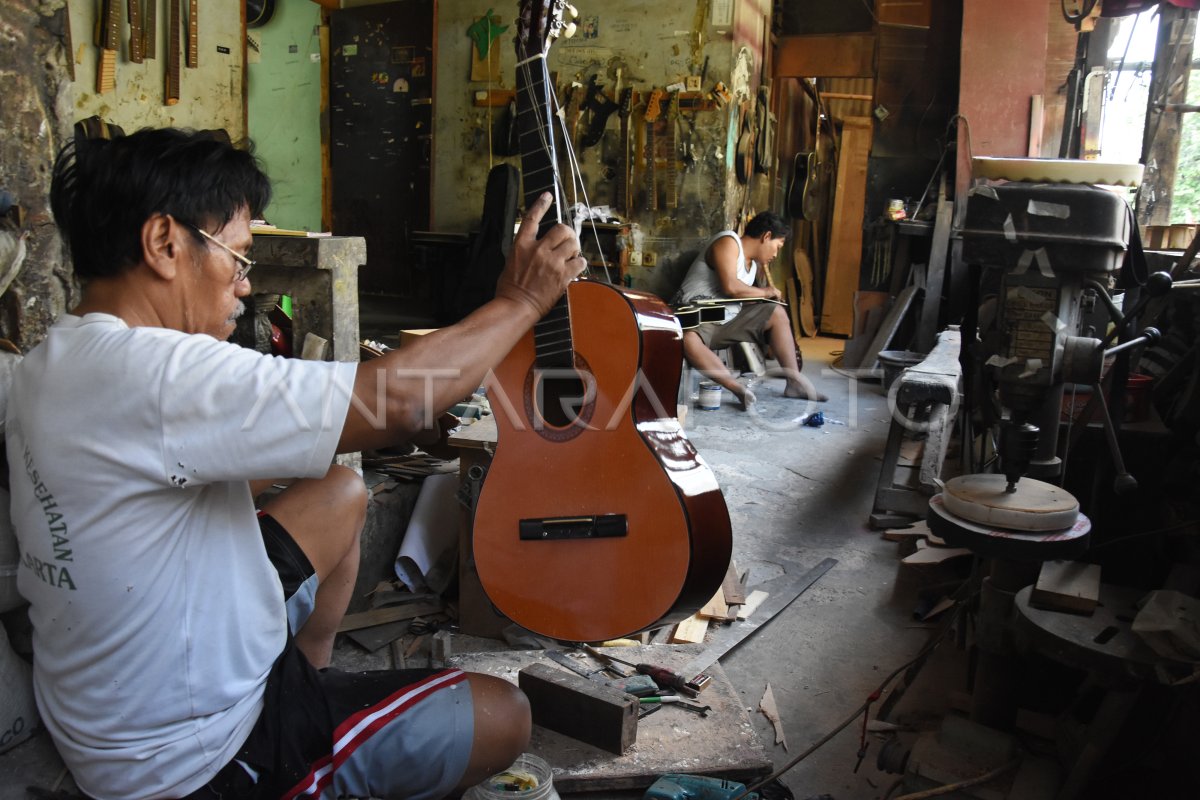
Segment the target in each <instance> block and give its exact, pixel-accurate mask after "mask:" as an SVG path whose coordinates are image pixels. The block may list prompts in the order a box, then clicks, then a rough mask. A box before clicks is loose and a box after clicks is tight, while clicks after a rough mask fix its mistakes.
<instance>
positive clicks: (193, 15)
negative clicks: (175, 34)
mask: <svg viewBox="0 0 1200 800" xmlns="http://www.w3.org/2000/svg"><path fill="white" fill-rule="evenodd" d="M187 24H188V39H187V66H188V69H195V68H196V67H198V66H199V65H200V0H188V20H187Z"/></svg>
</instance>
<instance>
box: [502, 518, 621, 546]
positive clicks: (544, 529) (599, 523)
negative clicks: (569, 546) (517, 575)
mask: <svg viewBox="0 0 1200 800" xmlns="http://www.w3.org/2000/svg"><path fill="white" fill-rule="evenodd" d="M628 533H629V520H628V519H627V518H626V517H625V515H624V514H600V515H598V516H591V517H542V518H540V519H523V520H521V522H520V535H521V540H522V541H552V540H556V539H611V538H614V537H618V536H625V535H627V534H628Z"/></svg>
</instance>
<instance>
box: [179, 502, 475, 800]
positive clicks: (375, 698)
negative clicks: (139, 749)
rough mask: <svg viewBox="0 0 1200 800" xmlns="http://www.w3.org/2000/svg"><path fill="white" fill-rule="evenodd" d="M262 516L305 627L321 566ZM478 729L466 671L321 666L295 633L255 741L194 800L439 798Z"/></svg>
mask: <svg viewBox="0 0 1200 800" xmlns="http://www.w3.org/2000/svg"><path fill="white" fill-rule="evenodd" d="M259 523H260V527H261V528H262V532H263V541H264V543H265V544H266V547H267V553H268V554H269V555H270V557H271V562H272V563H273V564H275V567H276V569H277V570H278V571H279V577H280V580H281V582H282V583H283V587H284V594H285V598H286V601H287V603H288V618H289V621H290V622H291V623H292V625H293V626H295V625H298V624H303V622H304V620H306V619H307V613H306V612H305V611H304V607H305V606H307V609H308V611H311V603H308V602H306V601H305V599H304V598H305V595H307V594H309V593H311V592H315V589H316V580H315V579H316V573H315V571H314V570H313V568H312V566H311V564H309V561H308V558H307V557H306V556H305V555H304V551H303V550H301V549H300V546H299V545H297V544H296V542H295V541H294V540H293V539H292V538H291V536H290V535H289V534H288V533H287V531H286V530H284V528H283V526H282V525H280V524H279V523H278V522H277V521H275V520H274V519H273V518H271V517H269V516H260V518H259ZM296 601H299V602H296ZM474 736H475V716H474V706H473V704H472V701H471V686H470V684H469V683H467V676H466V674H465V673H464V672H462V671H461V670H457V669H451V670H423V669H413V670H379V671H374V672H342V671H341V670H336V669H323V670H317V669H314V668H313V666H312V665H311V664H309V663H308V659H307V658H305V657H304V655H303V654H302V653H301V652H300V650H299V649H298V648H297V647H296V646H295V643H294V642H293V641H292V637H291V636H290V635H289V636H288V640H287V644H286V645H285V647H284V651H283V653H281V654H280V656H279V658H278V659H277V660H276V661H275V664H274V666H272V668H271V672H270V674H269V675H268V677H267V687H266V691H265V692H264V694H263V710H262V712H261V713H260V714H259V718H258V721H257V722H256V723H255V725H254V728H253V730H251V732H250V736H249V738H247V739H246V742H245V743H244V744H243V745H242V747H241V749H240V750H239V751H238V754H237V756H236V757H235V758H234V759H233V760H232V761H230V762H229V763H228V764H226V765H225V766H224V767H223V768H222V769H221V771H220V772H218V773H217V775H216V777H215V778H213V779H212V780H211V781H209V783H208V784H206V785H205V786H203V787H201V788H200V789H198V790H197V791H195V792H193V793H192V794H190V795H188V797H187V798H185V800H215V799H216V798H224V800H229V799H230V798H250V799H251V800H266V798H272V799H273V800H274V799H275V798H281V797H287V798H318V797H345V796H349V797H405V798H412V799H413V800H437V798H441V797H445V796H446V795H448V794H449V793H450V792H451V791H452V790H453V789H454V788H455V787H456V786H457V785H458V783H459V781H460V780H462V776H463V775H464V774H465V773H466V770H467V762H468V760H469V759H470V756H471V743H472V740H473V739H474Z"/></svg>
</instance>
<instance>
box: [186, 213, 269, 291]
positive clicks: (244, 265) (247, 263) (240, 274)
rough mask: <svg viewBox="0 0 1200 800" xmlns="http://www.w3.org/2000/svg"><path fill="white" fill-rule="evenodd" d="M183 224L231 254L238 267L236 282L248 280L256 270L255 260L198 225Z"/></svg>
mask: <svg viewBox="0 0 1200 800" xmlns="http://www.w3.org/2000/svg"><path fill="white" fill-rule="evenodd" d="M180 222H183V221H182V220H180ZM183 224H184V225H187V226H188V227H189V228H191V229H192V230H194V231H195V232H196V233H198V234H200V235H201V236H203V237H204V238H205V239H207V240H208V241H210V242H212V243H213V244H215V245H216V246H217V247H219V248H221V249H222V250H224V251H225V252H226V253H229V255H231V256H233V261H234V264H236V265H237V272H236V273H234V280H238V281H244V280H246V276H247V275H249V274H250V270H252V269H254V265H255V263H256V262H255V261H254V260H253V259H250V258H247V257H246V256H244V255H242V254H241V253H239V252H238V251H237V250H234V249H233V248H232V247H230V246H229V245H227V244H225V243H224V242H222V241H220V240H219V239H217V237H215V236H213V235H212V234H211V233H209V232H208V231H206V230H204V229H203V228H201V227H199V226H196V225H192V224H191V223H190V222H184V223H183Z"/></svg>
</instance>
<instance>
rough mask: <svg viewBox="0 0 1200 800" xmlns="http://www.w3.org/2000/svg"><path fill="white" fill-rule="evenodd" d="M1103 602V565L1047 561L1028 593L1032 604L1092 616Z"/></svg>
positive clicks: (1051, 609) (1037, 606)
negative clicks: (1101, 570) (1101, 601)
mask: <svg viewBox="0 0 1200 800" xmlns="http://www.w3.org/2000/svg"><path fill="white" fill-rule="evenodd" d="M1099 602H1100V565H1099V564H1084V563H1082V562H1079V561H1047V562H1045V563H1044V564H1042V570H1041V572H1039V573H1038V579H1037V583H1035V584H1034V586H1033V591H1032V592H1030V594H1029V605H1031V606H1034V607H1035V608H1044V609H1046V610H1048V611H1065V612H1067V613H1069V614H1084V615H1086V616H1091V614H1092V612H1093V611H1095V610H1096V606H1097V605H1098V604H1099Z"/></svg>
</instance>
